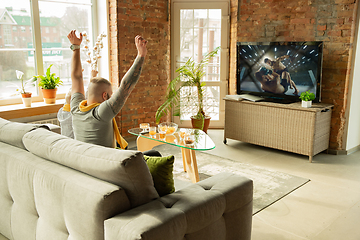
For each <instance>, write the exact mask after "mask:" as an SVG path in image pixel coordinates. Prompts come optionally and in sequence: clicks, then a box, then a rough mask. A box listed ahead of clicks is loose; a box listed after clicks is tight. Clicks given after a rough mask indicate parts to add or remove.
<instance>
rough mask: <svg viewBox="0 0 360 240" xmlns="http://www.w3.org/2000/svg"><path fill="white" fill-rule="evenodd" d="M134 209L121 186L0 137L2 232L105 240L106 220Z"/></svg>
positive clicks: (17, 236) (13, 236) (26, 236)
mask: <svg viewBox="0 0 360 240" xmlns="http://www.w3.org/2000/svg"><path fill="white" fill-rule="evenodd" d="M129 209H130V201H129V199H128V198H127V195H126V193H125V190H124V189H122V188H121V187H119V186H117V185H115V184H111V183H109V182H106V181H103V180H100V179H98V178H95V177H93V176H90V175H88V174H84V173H81V172H79V171H77V170H74V169H71V168H69V167H65V166H62V165H60V164H57V163H54V162H52V161H48V160H46V159H43V158H40V157H38V156H35V155H34V154H32V153H30V152H28V151H27V150H23V149H20V148H17V147H15V146H11V145H9V144H6V143H2V142H0V213H1V218H0V232H1V234H2V235H4V236H5V237H7V238H8V239H26V240H35V239H37V240H40V239H86V240H100V239H104V220H106V219H108V218H110V217H112V216H114V215H116V214H118V213H121V212H124V211H127V210H129ZM0 238H1V237H0ZM1 239H2V238H1Z"/></svg>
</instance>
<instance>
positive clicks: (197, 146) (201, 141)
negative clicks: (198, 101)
mask: <svg viewBox="0 0 360 240" xmlns="http://www.w3.org/2000/svg"><path fill="white" fill-rule="evenodd" d="M180 131H185V132H186V134H189V135H194V140H195V141H194V144H193V145H192V146H189V145H186V144H185V142H184V139H182V138H181V137H180ZM128 132H129V133H131V134H133V135H136V136H140V137H144V138H148V139H151V140H154V141H158V142H162V143H166V144H170V145H174V146H177V147H181V148H187V149H191V150H199V151H206V150H211V149H214V148H215V143H214V142H213V140H212V139H211V138H210V137H209V136H208V135H207V134H206V133H205V132H204V131H202V130H200V129H192V128H178V129H177V131H176V132H175V133H173V134H167V135H166V137H165V139H160V134H159V133H158V132H157V133H156V135H155V136H154V137H151V136H150V135H149V131H147V130H145V131H144V130H143V129H141V128H132V129H129V130H128Z"/></svg>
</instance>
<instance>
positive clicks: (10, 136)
mask: <svg viewBox="0 0 360 240" xmlns="http://www.w3.org/2000/svg"><path fill="white" fill-rule="evenodd" d="M37 128H46V129H49V127H48V126H46V125H40V124H28V123H18V122H11V121H9V120H6V119H3V118H0V141H1V142H4V143H7V144H10V145H12V146H15V147H19V148H22V149H25V146H24V144H23V142H22V138H23V136H24V135H25V133H28V132H30V131H32V130H34V129H37Z"/></svg>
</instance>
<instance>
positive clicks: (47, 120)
mask: <svg viewBox="0 0 360 240" xmlns="http://www.w3.org/2000/svg"><path fill="white" fill-rule="evenodd" d="M29 123H35V124H46V123H51V124H54V125H58V126H60V123H59V120H58V119H57V118H49V119H44V120H39V121H34V122H29Z"/></svg>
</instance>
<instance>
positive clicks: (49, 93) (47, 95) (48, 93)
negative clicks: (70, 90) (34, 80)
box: [41, 88, 57, 104]
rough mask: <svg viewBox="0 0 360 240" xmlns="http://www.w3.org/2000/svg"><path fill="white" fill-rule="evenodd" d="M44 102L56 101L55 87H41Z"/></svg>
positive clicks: (52, 102)
mask: <svg viewBox="0 0 360 240" xmlns="http://www.w3.org/2000/svg"><path fill="white" fill-rule="evenodd" d="M41 91H42V94H43V98H44V102H45V103H46V104H54V103H55V102H56V91H57V88H54V89H43V88H42V89H41Z"/></svg>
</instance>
